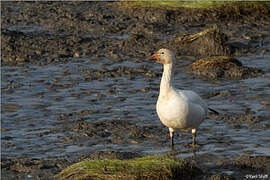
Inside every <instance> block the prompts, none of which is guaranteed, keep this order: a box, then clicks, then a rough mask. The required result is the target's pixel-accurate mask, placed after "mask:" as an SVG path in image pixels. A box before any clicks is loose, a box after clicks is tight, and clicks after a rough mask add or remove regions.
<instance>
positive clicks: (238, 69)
mask: <svg viewBox="0 0 270 180" xmlns="http://www.w3.org/2000/svg"><path fill="white" fill-rule="evenodd" d="M188 72H189V73H192V74H196V75H203V76H207V77H211V78H247V77H254V76H258V75H261V74H262V71H261V70H260V69H258V68H255V67H246V66H243V65H242V63H241V62H240V61H239V60H237V59H235V58H232V57H230V56H212V57H206V58H202V59H199V60H197V61H195V62H194V63H192V64H191V65H190V66H189V68H188Z"/></svg>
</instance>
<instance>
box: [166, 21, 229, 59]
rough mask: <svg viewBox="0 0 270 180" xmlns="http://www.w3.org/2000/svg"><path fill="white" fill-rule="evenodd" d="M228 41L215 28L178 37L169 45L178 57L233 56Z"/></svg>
mask: <svg viewBox="0 0 270 180" xmlns="http://www.w3.org/2000/svg"><path fill="white" fill-rule="evenodd" d="M227 41H228V38H227V36H226V35H225V34H224V33H222V32H221V31H220V29H219V28H218V27H217V26H213V27H211V28H207V29H205V30H203V31H201V32H198V33H195V34H186V35H181V34H180V35H176V37H174V38H173V39H172V40H170V41H169V43H168V44H169V46H171V47H172V49H173V50H174V51H175V52H176V53H177V54H178V55H190V56H195V57H207V56H216V55H220V56H221V55H231V54H232V53H231V51H232V50H231V47H230V46H229V45H228V43H227Z"/></svg>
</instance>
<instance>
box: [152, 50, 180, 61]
mask: <svg viewBox="0 0 270 180" xmlns="http://www.w3.org/2000/svg"><path fill="white" fill-rule="evenodd" d="M174 58H175V57H174V54H173V52H172V51H170V50H169V49H164V48H162V49H160V50H158V51H157V52H155V53H154V54H153V55H152V56H150V57H149V59H151V60H155V61H156V62H158V63H160V64H163V65H166V64H173V61H174Z"/></svg>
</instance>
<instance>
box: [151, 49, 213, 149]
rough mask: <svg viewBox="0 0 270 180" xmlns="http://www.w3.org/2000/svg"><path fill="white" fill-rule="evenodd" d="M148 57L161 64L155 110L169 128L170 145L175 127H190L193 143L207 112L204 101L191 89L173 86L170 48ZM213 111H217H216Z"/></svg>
mask: <svg viewBox="0 0 270 180" xmlns="http://www.w3.org/2000/svg"><path fill="white" fill-rule="evenodd" d="M149 59H152V60H155V61H156V62H158V63H161V64H163V74H162V78H161V82H160V92H159V96H158V101H157V104H156V110H157V114H158V117H159V118H160V120H161V122H162V123H163V124H164V125H165V126H167V127H168V128H169V132H170V137H171V146H172V147H173V146H174V140H173V139H174V131H175V130H176V129H191V130H192V139H193V143H192V144H193V145H195V144H196V132H197V128H198V127H199V125H200V124H201V123H202V121H203V120H204V118H205V117H206V115H207V112H208V107H207V105H206V103H205V102H204V101H203V100H202V98H201V97H200V96H199V95H198V94H197V93H195V92H193V91H189V90H178V89H175V88H173V86H172V85H171V80H172V76H173V72H172V69H173V63H174V61H175V56H174V54H173V53H172V52H171V51H170V50H168V49H160V50H158V51H157V52H156V53H154V54H153V55H152V56H151V57H150V58H149ZM210 110H212V109H210ZM212 111H214V110H212ZM214 112H215V113H217V112H216V111H214Z"/></svg>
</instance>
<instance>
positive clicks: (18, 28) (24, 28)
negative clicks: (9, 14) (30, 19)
mask: <svg viewBox="0 0 270 180" xmlns="http://www.w3.org/2000/svg"><path fill="white" fill-rule="evenodd" d="M7 29H8V30H10V31H19V32H23V33H33V32H40V31H46V29H45V28H43V27H42V26H36V25H13V26H10V27H8V28H7Z"/></svg>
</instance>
